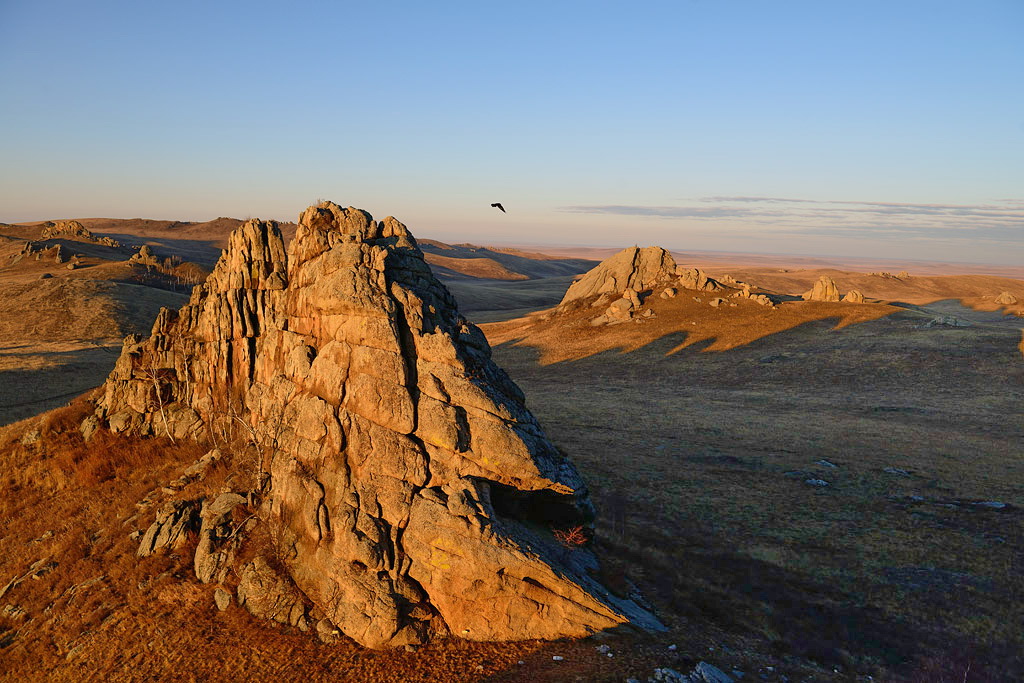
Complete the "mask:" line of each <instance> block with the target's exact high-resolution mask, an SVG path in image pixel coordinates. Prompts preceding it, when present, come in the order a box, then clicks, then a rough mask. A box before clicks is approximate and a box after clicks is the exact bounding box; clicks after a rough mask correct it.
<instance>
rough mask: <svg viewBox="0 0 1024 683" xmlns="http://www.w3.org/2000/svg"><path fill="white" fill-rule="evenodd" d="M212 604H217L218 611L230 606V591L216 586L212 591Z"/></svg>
mask: <svg viewBox="0 0 1024 683" xmlns="http://www.w3.org/2000/svg"><path fill="white" fill-rule="evenodd" d="M213 604H215V605H216V606H217V609H218V610H219V611H221V612H224V611H225V610H227V608H228V607H230V606H231V593H228V592H227V591H226V590H224V589H223V588H220V587H218V588H217V589H216V590H215V591H213Z"/></svg>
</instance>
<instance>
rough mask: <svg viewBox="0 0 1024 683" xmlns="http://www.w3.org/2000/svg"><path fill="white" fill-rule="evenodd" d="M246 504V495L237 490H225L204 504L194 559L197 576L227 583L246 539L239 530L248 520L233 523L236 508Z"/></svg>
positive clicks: (210, 581)
mask: <svg viewBox="0 0 1024 683" xmlns="http://www.w3.org/2000/svg"><path fill="white" fill-rule="evenodd" d="M245 504H246V499H245V497H244V496H240V495H238V494H237V493H222V494H220V495H219V496H217V497H216V498H214V499H213V500H211V501H207V502H205V503H204V504H203V508H202V511H201V512H200V514H199V518H200V522H201V523H200V527H199V543H198V544H197V545H196V554H195V558H194V560H193V567H194V569H195V572H196V578H197V579H199V580H200V581H202V582H203V583H223V582H224V580H225V579H226V578H227V575H228V571H229V570H230V569H231V566H232V564H233V563H234V559H235V553H236V552H237V551H238V547H239V545H240V544H241V540H242V537H241V536H240V535H239V534H238V533H237V532H238V531H240V530H241V527H242V525H243V524H245V520H243V521H240V522H239V524H238V526H235V525H234V524H232V512H233V511H234V509H235V508H236V507H238V506H240V505H245Z"/></svg>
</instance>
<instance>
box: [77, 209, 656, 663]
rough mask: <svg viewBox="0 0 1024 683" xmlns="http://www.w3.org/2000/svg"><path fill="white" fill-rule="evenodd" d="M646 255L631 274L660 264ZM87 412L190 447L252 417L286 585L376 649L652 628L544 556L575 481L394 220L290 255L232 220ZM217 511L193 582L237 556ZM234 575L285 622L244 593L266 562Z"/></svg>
mask: <svg viewBox="0 0 1024 683" xmlns="http://www.w3.org/2000/svg"><path fill="white" fill-rule="evenodd" d="M638 251H639V250H638ZM657 251H658V252H661V250H657ZM645 253H647V254H648V256H644V257H640V256H638V255H637V254H634V257H636V258H638V259H640V261H642V262H643V263H645V264H648V265H649V266H650V267H649V268H648V266H644V268H643V270H644V271H645V272H647V271H652V272H653V270H655V269H658V272H659V273H660V272H663V271H664V268H663V267H662V266H672V264H671V258H670V257H668V256H667V254H666V253H664V252H661V254H663V256H659V255H657V254H654V253H653V252H645ZM654 256H657V258H654ZM665 259H667V261H666V260H665ZM649 261H650V263H648V262H649ZM654 261H657V263H656V264H655V263H654ZM656 266H657V268H656ZM645 283H646V280H644V279H643V278H640V279H635V278H634V279H633V281H632V286H634V287H644V286H645ZM625 286H629V285H628V283H623V284H622V286H620V287H619V288H618V289H617V290H616V291H622V289H623V288H624V287H625ZM96 418H97V419H98V420H99V421H100V422H101V423H102V424H104V425H105V426H108V427H111V428H116V429H118V430H120V431H126V432H132V433H138V434H154V433H155V434H163V433H167V434H171V435H178V436H191V437H194V438H201V437H202V436H203V435H204V434H205V433H207V432H211V433H221V432H222V431H223V430H227V429H230V428H231V426H232V425H234V424H237V423H244V424H245V425H246V430H248V431H249V432H250V433H251V436H252V439H253V440H255V441H257V442H259V443H262V444H264V448H263V449H262V453H263V457H262V460H261V471H262V472H263V473H264V474H263V475H261V477H260V479H261V480H263V481H265V482H266V484H265V486H263V488H262V491H261V500H262V503H261V506H260V509H259V517H260V519H261V520H262V522H261V523H263V524H265V525H267V527H268V528H269V529H272V530H273V537H274V539H275V541H274V542H275V545H276V547H277V552H276V555H277V557H279V558H280V562H281V564H282V570H283V571H286V573H287V575H288V576H287V579H288V580H290V581H291V582H293V583H294V585H295V586H296V587H297V589H298V590H299V591H301V594H302V595H303V596H304V597H305V598H306V599H308V600H309V601H310V602H312V603H314V604H315V605H316V606H318V607H319V608H320V610H321V611H322V612H323V613H324V614H325V615H326V617H327V618H329V619H330V621H331V622H332V623H334V624H336V625H337V627H338V628H339V629H340V630H341V631H342V632H344V633H345V634H346V635H348V636H349V637H351V638H353V639H355V640H356V641H358V642H360V643H362V644H364V645H367V646H369V647H388V646H401V645H406V644H414V643H422V642H424V641H426V640H427V639H429V638H430V637H431V635H433V634H448V633H450V634H453V635H455V636H459V637H463V638H468V639H474V640H512V639H523V638H543V639H551V638H560V637H566V636H583V635H586V634H589V633H592V632H595V631H599V630H602V629H607V628H611V627H614V626H616V625H619V624H622V623H625V622H630V621H631V622H633V623H635V624H638V625H640V626H644V627H648V628H660V625H659V624H658V623H657V621H656V620H655V619H654V618H653V617H651V616H650V615H649V614H647V613H646V612H644V611H643V610H642V609H640V608H639V607H637V605H635V604H634V603H631V602H627V601H623V600H620V599H618V598H616V597H615V596H614V595H612V594H611V593H609V592H608V591H607V590H606V589H604V588H603V587H602V586H600V585H599V584H597V583H596V582H595V581H594V580H593V579H591V578H590V575H591V571H592V570H593V569H594V568H595V562H596V560H595V559H594V558H593V556H592V554H591V553H590V552H589V551H588V550H586V549H577V550H571V551H570V550H567V549H566V548H563V547H561V546H560V545H559V544H558V543H557V542H556V540H555V538H554V536H553V530H561V529H566V528H570V527H575V526H589V525H591V524H592V522H593V518H594V510H593V506H592V504H591V502H590V499H589V496H588V492H587V490H586V487H585V485H584V483H583V481H582V480H581V478H580V477H579V474H578V473H577V471H576V469H575V467H574V466H573V465H572V463H571V462H569V461H568V460H567V459H566V458H565V457H564V456H563V455H562V454H561V453H560V452H559V451H558V449H557V448H556V447H555V446H554V445H553V444H552V443H551V442H550V441H549V440H548V439H547V438H546V437H545V435H544V433H543V431H542V430H541V428H540V425H539V424H538V423H537V421H536V419H535V418H534V417H533V415H532V414H531V413H530V412H529V411H528V410H527V409H526V407H525V405H524V397H523V395H522V393H521V392H520V390H519V388H518V387H516V385H515V384H514V383H513V382H512V381H511V380H510V379H509V378H508V376H507V375H506V374H505V373H504V372H503V371H502V370H501V369H500V368H498V367H497V366H496V365H495V364H494V363H493V361H492V360H491V358H490V347H489V345H488V344H487V341H486V339H485V338H484V336H483V334H482V333H481V332H480V330H479V329H477V328H476V327H475V326H474V325H472V324H471V323H469V322H467V321H466V320H465V318H463V317H462V316H461V315H460V314H459V312H458V310H457V307H456V304H455V301H454V299H453V298H452V296H451V294H450V293H449V292H448V290H447V289H446V288H445V287H444V286H443V285H442V284H441V283H440V282H439V281H438V280H437V279H436V278H435V277H434V276H433V274H432V273H431V271H430V268H429V267H428V266H427V264H426V263H425V261H424V259H423V255H422V253H421V252H420V250H419V248H418V247H417V245H416V242H415V240H414V239H413V237H412V235H411V234H410V233H409V231H408V230H407V228H406V227H405V226H404V225H403V224H402V223H400V222H399V221H397V220H395V219H394V218H391V217H388V218H385V219H383V220H382V221H376V220H373V218H372V217H371V216H370V215H369V214H367V213H366V212H364V211H361V210H358V209H354V208H348V209H344V208H341V207H340V206H338V205H336V204H333V203H330V202H324V203H322V204H320V205H318V206H315V207H310V208H309V209H307V210H306V211H305V212H303V214H302V215H301V216H300V219H299V225H298V229H297V231H296V235H295V238H294V240H293V241H292V243H291V245H290V248H289V250H288V253H287V254H286V253H285V250H284V242H283V239H282V237H281V233H280V230H279V229H278V226H277V224H276V223H273V222H261V221H249V222H247V223H246V224H244V225H243V226H241V227H240V228H238V229H237V230H236V231H235V232H234V233H233V234H232V235H231V238H230V240H229V245H228V248H227V249H226V250H225V252H224V254H223V255H222V257H221V259H220V261H219V262H218V264H217V266H216V268H215V269H214V271H213V273H212V274H211V275H210V277H209V278H208V280H207V281H206V283H204V284H202V285H199V286H197V287H196V288H195V289H194V290H193V293H192V297H191V300H190V302H189V303H188V304H187V305H186V306H185V307H183V308H182V309H181V310H180V311H178V312H176V313H175V312H171V311H168V310H166V309H165V310H164V311H162V312H161V314H160V316H159V317H158V319H157V320H156V322H155V323H154V326H153V332H152V334H151V336H150V337H149V338H148V339H145V340H143V339H139V338H137V337H129V338H128V339H127V340H126V341H125V345H124V348H123V350H122V354H121V356H120V358H119V360H118V361H117V365H116V367H115V369H114V371H113V372H112V373H111V375H110V377H109V379H108V380H107V383H106V385H105V388H104V394H103V397H102V399H101V400H100V401H99V403H98V406H97V411H96ZM221 502H223V505H220V503H221ZM216 503H217V504H216V505H212V504H211V506H209V507H208V508H207V509H206V510H205V511H204V513H205V514H204V515H203V519H202V530H201V534H200V537H201V546H202V555H203V557H202V558H199V557H197V565H196V569H197V573H199V574H201V575H202V578H203V580H213V581H216V580H218V579H219V578H220V575H221V572H222V571H223V567H224V565H225V563H226V562H227V561H229V560H230V559H231V558H230V555H231V554H232V553H231V546H230V544H227V545H225V543H226V541H227V538H226V535H225V534H226V533H228V526H227V521H228V515H227V511H228V509H229V508H230V507H231V506H232V504H234V503H237V500H230V499H225V500H223V501H216ZM236 571H243V572H245V573H246V576H248V579H247V580H246V581H247V583H246V586H247V588H246V589H245V590H243V591H242V593H240V594H239V596H238V597H239V604H241V605H243V606H246V607H247V609H250V611H252V612H254V613H258V614H264V615H269V617H270V618H274V619H279V620H287V621H288V622H289V623H292V622H294V621H295V620H296V619H297V617H296V614H297V613H298V612H297V610H298V607H297V605H298V603H297V602H295V601H294V600H291V599H289V602H288V607H287V609H285V608H284V606H283V605H279V604H277V603H275V604H274V605H271V606H269V607H266V608H264V606H263V605H262V604H261V602H260V600H259V599H258V597H257V596H258V595H260V594H261V592H263V593H268V592H269V593H274V594H280V591H277V590H276V588H275V590H274V591H269V589H268V590H263V589H260V590H257V587H259V586H276V585H277V579H272V578H270V576H269V574H268V571H267V569H266V568H265V567H262V566H248V567H247V568H242V569H241V570H237V569H236ZM286 615H287V619H285V616H286Z"/></svg>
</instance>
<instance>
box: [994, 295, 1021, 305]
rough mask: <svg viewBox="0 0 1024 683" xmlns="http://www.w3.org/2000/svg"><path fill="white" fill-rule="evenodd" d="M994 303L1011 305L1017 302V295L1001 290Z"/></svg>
mask: <svg viewBox="0 0 1024 683" xmlns="http://www.w3.org/2000/svg"><path fill="white" fill-rule="evenodd" d="M996 303H997V304H1000V305H1002V306H1012V305H1013V304H1015V303H1017V297H1015V296H1014V295H1013V294H1010V293H1009V292H1003V293H1001V294H1000V295H999V296H997V297H996Z"/></svg>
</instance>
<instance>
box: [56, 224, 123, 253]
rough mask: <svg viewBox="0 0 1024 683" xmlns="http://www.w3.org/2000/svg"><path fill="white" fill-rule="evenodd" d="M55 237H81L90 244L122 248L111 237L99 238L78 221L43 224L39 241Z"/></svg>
mask: <svg viewBox="0 0 1024 683" xmlns="http://www.w3.org/2000/svg"><path fill="white" fill-rule="evenodd" d="M55 237H79V238H81V239H84V240H88V241H89V242H94V243H96V244H102V245H104V246H107V247H115V248H116V247H120V246H121V243H120V242H118V241H117V240H115V239H113V238H111V237H97V236H96V235H94V234H92V231H90V230H89V229H88V228H86V227H85V226H84V225H82V224H81V223H79V222H78V221H74V220H72V221H47V222H46V223H44V224H43V227H42V232H41V233H40V237H39V239H41V240H48V239H53V238H55Z"/></svg>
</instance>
